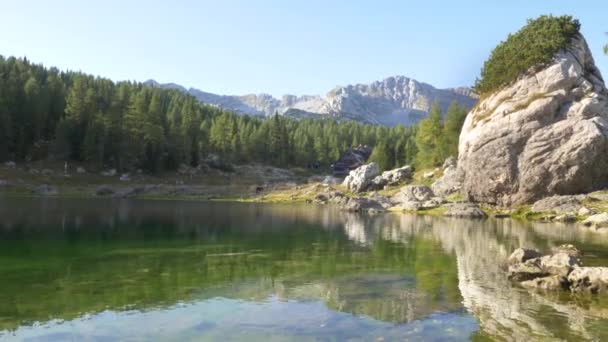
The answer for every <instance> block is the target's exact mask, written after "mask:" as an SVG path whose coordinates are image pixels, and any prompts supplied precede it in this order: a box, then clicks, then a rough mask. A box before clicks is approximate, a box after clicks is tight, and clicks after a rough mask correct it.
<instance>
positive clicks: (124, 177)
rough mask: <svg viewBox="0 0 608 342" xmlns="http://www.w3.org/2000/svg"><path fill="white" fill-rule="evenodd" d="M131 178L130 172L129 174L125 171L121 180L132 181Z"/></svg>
mask: <svg viewBox="0 0 608 342" xmlns="http://www.w3.org/2000/svg"><path fill="white" fill-rule="evenodd" d="M130 180H131V178H129V174H128V173H123V174H122V175H121V176H120V181H121V182H128V181H130Z"/></svg>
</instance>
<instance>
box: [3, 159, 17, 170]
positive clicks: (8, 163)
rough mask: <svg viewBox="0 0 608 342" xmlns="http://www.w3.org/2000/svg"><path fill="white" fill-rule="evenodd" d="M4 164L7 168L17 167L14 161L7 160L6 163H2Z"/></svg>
mask: <svg viewBox="0 0 608 342" xmlns="http://www.w3.org/2000/svg"><path fill="white" fill-rule="evenodd" d="M4 166H5V167H6V168H9V169H15V168H17V163H15V162H14V161H7V162H6V163H4Z"/></svg>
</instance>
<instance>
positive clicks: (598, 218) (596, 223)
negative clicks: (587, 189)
mask: <svg viewBox="0 0 608 342" xmlns="http://www.w3.org/2000/svg"><path fill="white" fill-rule="evenodd" d="M583 224H584V225H585V226H588V227H595V228H603V227H608V213H601V214H595V215H592V216H589V217H588V218H587V219H586V220H585V221H583Z"/></svg>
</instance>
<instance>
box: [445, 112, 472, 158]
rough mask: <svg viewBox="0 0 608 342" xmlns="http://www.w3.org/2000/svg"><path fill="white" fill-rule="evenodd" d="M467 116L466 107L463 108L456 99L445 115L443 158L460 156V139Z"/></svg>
mask: <svg viewBox="0 0 608 342" xmlns="http://www.w3.org/2000/svg"><path fill="white" fill-rule="evenodd" d="M466 116H467V111H466V109H465V108H461V107H460V106H459V105H458V103H457V102H456V101H454V102H452V104H451V105H450V107H449V108H448V111H447V113H446V115H445V123H444V126H443V135H442V139H441V144H442V146H441V158H442V159H445V158H447V157H449V156H454V157H456V156H458V140H459V138H460V131H461V129H462V125H463V124H464V120H465V118H466Z"/></svg>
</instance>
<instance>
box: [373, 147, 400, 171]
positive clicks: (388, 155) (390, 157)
mask: <svg viewBox="0 0 608 342" xmlns="http://www.w3.org/2000/svg"><path fill="white" fill-rule="evenodd" d="M369 159H370V161H373V162H376V163H378V165H379V166H380V169H381V170H389V169H392V168H393V166H394V165H395V158H394V152H393V151H391V148H390V147H389V145H388V143H386V142H385V141H380V142H379V143H378V144H377V145H376V146H375V147H374V149H373V150H372V154H371V156H370V158H369Z"/></svg>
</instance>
